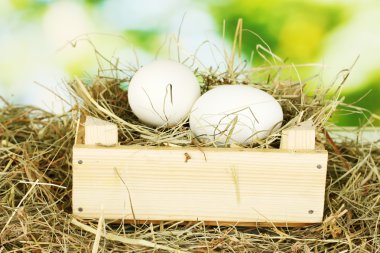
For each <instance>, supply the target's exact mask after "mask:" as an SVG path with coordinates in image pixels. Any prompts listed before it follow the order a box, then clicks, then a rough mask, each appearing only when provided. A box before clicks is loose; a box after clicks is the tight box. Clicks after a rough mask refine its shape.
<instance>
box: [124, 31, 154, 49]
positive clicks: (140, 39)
mask: <svg viewBox="0 0 380 253" xmlns="http://www.w3.org/2000/svg"><path fill="white" fill-rule="evenodd" d="M123 35H124V36H125V37H126V38H128V41H129V42H130V43H132V44H133V45H138V46H139V48H141V49H144V50H145V51H148V52H155V51H157V49H158V48H159V46H160V43H161V42H160V38H161V37H160V35H161V32H160V31H159V30H153V29H149V30H126V31H124V32H123Z"/></svg>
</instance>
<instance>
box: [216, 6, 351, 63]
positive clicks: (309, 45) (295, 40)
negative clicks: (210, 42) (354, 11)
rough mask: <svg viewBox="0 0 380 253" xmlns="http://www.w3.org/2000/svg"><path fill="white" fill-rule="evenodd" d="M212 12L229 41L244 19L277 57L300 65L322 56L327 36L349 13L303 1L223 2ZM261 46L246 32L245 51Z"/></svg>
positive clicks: (337, 7)
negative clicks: (224, 23) (257, 45)
mask: <svg viewBox="0 0 380 253" xmlns="http://www.w3.org/2000/svg"><path fill="white" fill-rule="evenodd" d="M210 10H211V13H212V15H214V17H215V19H216V23H217V24H222V22H223V21H224V20H225V21H226V24H227V25H226V31H225V33H226V36H227V39H230V40H231V39H233V35H234V31H235V28H236V26H235V24H236V23H237V21H238V19H239V18H243V20H244V27H245V28H246V29H249V30H251V31H253V32H255V33H256V34H258V35H259V36H260V37H261V38H262V39H263V40H264V41H265V42H266V43H267V44H268V45H269V46H270V48H271V49H272V51H273V52H274V53H275V54H277V55H280V56H281V57H282V58H289V59H290V61H291V62H299V63H305V62H310V60H312V59H315V58H316V57H317V56H319V53H320V49H321V44H322V42H323V39H324V36H326V34H327V33H328V32H330V31H331V30H333V29H334V28H335V27H337V26H339V25H341V24H343V23H344V22H345V21H346V20H347V18H348V16H349V14H350V10H349V9H347V8H342V6H340V5H337V4H325V3H320V2H315V1H300V0H285V1H283V0H272V1H265V0H256V1H249V0H239V1H222V2H218V3H214V4H213V5H211V6H210ZM218 27H219V28H220V29H222V27H221V26H218ZM220 32H222V30H220ZM258 43H260V44H262V42H261V41H260V40H259V38H257V37H255V36H250V35H249V34H248V33H245V36H243V48H242V50H243V51H244V53H246V55H250V54H251V50H252V49H254V48H255V45H256V44H258ZM255 60H256V61H260V60H261V59H255Z"/></svg>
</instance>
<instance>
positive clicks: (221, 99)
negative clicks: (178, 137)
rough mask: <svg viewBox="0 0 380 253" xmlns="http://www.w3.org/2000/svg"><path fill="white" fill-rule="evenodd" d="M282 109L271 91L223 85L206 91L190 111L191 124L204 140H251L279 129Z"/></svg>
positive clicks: (261, 137) (246, 142)
mask: <svg viewBox="0 0 380 253" xmlns="http://www.w3.org/2000/svg"><path fill="white" fill-rule="evenodd" d="M282 120H283V112H282V108H281V106H280V104H279V103H278V102H277V100H276V99H275V98H274V97H272V96H271V95H269V94H268V93H266V92H264V91H262V90H259V89H256V88H253V87H251V86H248V85H221V86H218V87H216V88H214V89H212V90H210V91H208V92H206V93H205V94H203V95H202V96H201V97H200V98H199V99H198V100H197V101H196V102H195V104H194V106H193V108H192V110H191V113H190V128H191V131H192V132H193V134H194V135H195V137H196V138H198V139H199V140H201V141H202V142H214V143H215V144H217V145H225V144H232V143H236V144H249V143H251V142H252V141H254V140H257V139H263V138H265V137H267V136H268V134H269V133H270V132H271V131H274V130H276V129H278V128H279V127H280V126H281V122H282Z"/></svg>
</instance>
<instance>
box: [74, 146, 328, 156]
mask: <svg viewBox="0 0 380 253" xmlns="http://www.w3.org/2000/svg"><path fill="white" fill-rule="evenodd" d="M100 148H105V149H109V150H111V149H127V150H128V149H129V150H138V151H141V150H158V151H162V150H183V151H193V152H194V151H199V152H202V153H205V152H252V153H253V152H262V153H267V152H269V153H270V152H274V153H290V154H327V153H328V152H327V150H326V149H324V147H323V145H321V148H318V149H316V150H289V149H275V148H273V149H263V148H235V147H234V148H225V147H218V148H215V147H202V148H199V147H192V146H187V147H169V146H140V145H118V146H101V145H86V144H82V143H78V144H75V145H74V150H75V149H100Z"/></svg>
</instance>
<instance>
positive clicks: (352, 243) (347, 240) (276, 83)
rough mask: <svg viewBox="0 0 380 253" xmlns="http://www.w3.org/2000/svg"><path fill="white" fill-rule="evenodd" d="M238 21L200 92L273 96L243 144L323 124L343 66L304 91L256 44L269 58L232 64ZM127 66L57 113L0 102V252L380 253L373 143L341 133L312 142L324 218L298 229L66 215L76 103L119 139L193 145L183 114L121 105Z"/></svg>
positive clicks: (201, 74) (202, 75)
mask: <svg viewBox="0 0 380 253" xmlns="http://www.w3.org/2000/svg"><path fill="white" fill-rule="evenodd" d="M241 30H242V27H241V24H240V25H238V29H237V31H238V32H237V34H236V39H235V42H234V46H233V50H232V54H231V55H227V54H226V65H227V67H226V69H225V70H224V71H220V70H218V69H209V68H207V69H204V70H200V69H197V70H196V71H195V72H196V74H197V76H198V78H199V80H201V85H202V91H203V92H205V91H207V90H208V89H210V88H211V87H213V86H216V85H219V84H226V83H229V84H233V83H241V84H250V85H253V86H255V87H258V88H260V89H263V90H266V91H267V92H269V93H270V94H272V95H273V96H274V97H276V98H277V99H278V100H279V101H280V103H281V105H282V107H283V109H284V115H285V121H284V124H283V127H282V128H281V129H280V130H278V131H276V132H274V133H273V134H272V135H271V136H269V137H268V138H267V139H266V140H263V141H260V142H256V143H253V144H252V145H250V146H249V147H247V148H257V147H260V148H276V147H278V144H279V136H280V135H279V133H280V131H281V130H282V129H285V128H287V127H290V126H293V125H295V124H297V123H299V122H301V121H305V120H308V119H312V120H313V121H314V123H315V125H316V126H317V128H318V132H320V133H322V132H323V128H324V127H325V126H326V124H327V122H328V120H329V118H330V117H331V115H332V113H333V112H334V111H335V110H336V107H337V106H338V105H339V104H340V100H341V99H340V98H339V94H340V90H341V87H342V83H343V82H344V80H345V78H346V77H347V75H348V73H349V71H344V72H343V73H342V74H343V78H342V80H343V81H342V83H338V84H336V85H335V86H331V87H329V88H323V86H322V85H321V86H318V85H317V86H313V92H312V93H310V94H308V92H305V90H310V89H311V88H310V87H311V86H308V85H309V83H310V82H309V81H310V80H307V81H301V80H300V79H297V80H289V79H284V72H285V73H289V70H293V69H294V71H296V70H295V66H293V65H286V64H284V63H283V62H281V61H279V60H278V59H277V58H276V57H275V56H274V55H272V54H271V53H270V51H268V50H267V49H265V48H263V47H261V48H258V51H260V52H261V54H262V55H263V57H267V58H266V59H267V60H268V62H270V64H268V66H261V67H258V68H247V67H246V66H245V64H244V63H243V62H241V61H237V63H235V61H234V59H235V57H236V55H239V54H240V53H239V52H240V50H239V45H240V42H239V41H241ZM239 31H240V32H239ZM265 54H267V56H265ZM271 59H272V60H271ZM116 68H117V67H116ZM114 70H116V69H114ZM295 73H296V72H295ZM132 74H133V70H131V71H130V72H129V73H128V74H127V75H125V77H123V78H116V77H107V75H103V74H102V73H99V75H97V76H96V77H95V78H94V80H92V85H84V84H83V81H82V80H80V79H78V78H76V79H75V80H73V81H72V82H70V83H69V91H70V93H71V94H72V95H73V97H74V98H75V100H76V102H77V104H76V105H75V106H74V108H73V110H72V111H71V112H69V113H66V114H64V115H53V114H50V113H48V112H45V111H43V110H41V109H38V108H34V107H28V106H15V105H11V104H8V103H7V102H6V101H4V106H3V107H1V108H0V252H20V251H22V252H34V253H38V252H215V251H217V252H219V251H222V252H294V253H295V252H373V253H374V252H380V232H379V230H380V172H379V166H380V149H379V148H378V147H377V148H376V147H375V146H371V145H362V144H360V143H354V142H347V141H346V142H343V143H340V144H336V143H334V141H333V140H331V139H329V138H327V142H326V143H324V142H325V141H324V140H325V139H326V138H324V137H323V136H321V135H319V136H318V140H319V142H323V143H324V144H325V146H326V148H327V149H328V150H329V167H328V175H327V188H326V203H325V214H324V220H323V223H322V224H316V225H310V226H307V227H302V228H286V227H285V228H276V227H269V228H239V227H234V226H228V227H215V226H214V227H212V226H205V224H204V223H203V222H199V223H196V224H193V225H187V224H184V223H179V222H177V223H176V222H166V223H165V222H163V223H162V224H159V225H152V224H144V225H131V224H113V223H111V222H109V221H104V220H103V219H102V218H100V219H99V220H96V221H95V220H94V221H92V222H84V221H81V220H77V219H75V218H74V217H72V215H71V187H72V171H71V162H72V161H71V155H72V146H73V141H74V133H75V119H76V117H77V112H78V109H79V108H80V110H81V111H82V112H83V113H86V114H88V115H94V116H97V117H99V118H103V119H106V120H109V121H113V122H115V123H116V124H117V125H118V127H119V128H120V129H121V131H120V140H121V143H122V144H141V145H159V146H162V145H181V146H188V145H198V143H196V142H194V140H193V139H192V137H191V134H190V131H189V128H188V125H187V124H186V122H184V123H183V124H180V125H178V126H176V127H173V128H170V129H152V128H149V127H147V126H144V125H142V124H141V123H139V122H138V121H137V119H136V117H135V116H134V115H133V114H132V113H131V111H130V109H129V108H128V107H127V104H128V103H127V93H126V92H125V91H123V90H122V89H120V87H119V85H120V84H121V83H124V82H128V81H129V78H130V76H132ZM293 74H294V73H293ZM285 75H287V74H285ZM252 76H254V77H262V78H261V80H259V81H258V80H256V79H252ZM327 94H329V96H327ZM0 98H1V97H0Z"/></svg>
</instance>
